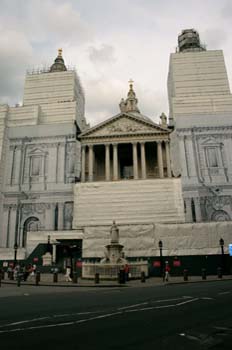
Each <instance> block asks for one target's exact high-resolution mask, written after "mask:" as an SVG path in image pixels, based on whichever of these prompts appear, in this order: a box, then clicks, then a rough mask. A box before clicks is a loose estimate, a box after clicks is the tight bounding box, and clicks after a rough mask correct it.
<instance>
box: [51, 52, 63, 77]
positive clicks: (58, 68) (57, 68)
mask: <svg viewBox="0 0 232 350" xmlns="http://www.w3.org/2000/svg"><path fill="white" fill-rule="evenodd" d="M66 70H67V68H66V66H65V64H64V59H63V57H62V49H58V56H57V57H56V59H55V61H54V63H53V65H52V66H51V68H50V72H63V71H66Z"/></svg>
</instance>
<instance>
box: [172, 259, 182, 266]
mask: <svg viewBox="0 0 232 350" xmlns="http://www.w3.org/2000/svg"><path fill="white" fill-rule="evenodd" d="M180 265H181V263H180V260H174V261H173V266H175V267H179V266H180Z"/></svg>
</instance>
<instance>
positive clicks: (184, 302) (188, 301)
mask: <svg viewBox="0 0 232 350" xmlns="http://www.w3.org/2000/svg"><path fill="white" fill-rule="evenodd" d="M197 300H199V298H195V299H191V300H186V301H182V303H178V304H176V306H180V305H184V304H187V303H192V302H194V301H197Z"/></svg>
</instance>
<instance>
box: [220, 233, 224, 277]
mask: <svg viewBox="0 0 232 350" xmlns="http://www.w3.org/2000/svg"><path fill="white" fill-rule="evenodd" d="M219 244H220V247H221V252H222V255H221V267H222V273H223V272H224V270H225V261H224V239H223V238H220V239H219Z"/></svg>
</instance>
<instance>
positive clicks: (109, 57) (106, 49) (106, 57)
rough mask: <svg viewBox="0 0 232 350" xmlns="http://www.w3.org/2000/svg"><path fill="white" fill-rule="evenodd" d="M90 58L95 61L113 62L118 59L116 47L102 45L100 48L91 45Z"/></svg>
mask: <svg viewBox="0 0 232 350" xmlns="http://www.w3.org/2000/svg"><path fill="white" fill-rule="evenodd" d="M89 59H90V61H92V62H93V63H97V64H98V63H113V62H115V61H116V58H115V56H114V48H113V46H111V45H106V44H104V45H102V46H101V47H100V48H99V49H98V48H95V47H93V46H90V47H89Z"/></svg>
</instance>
